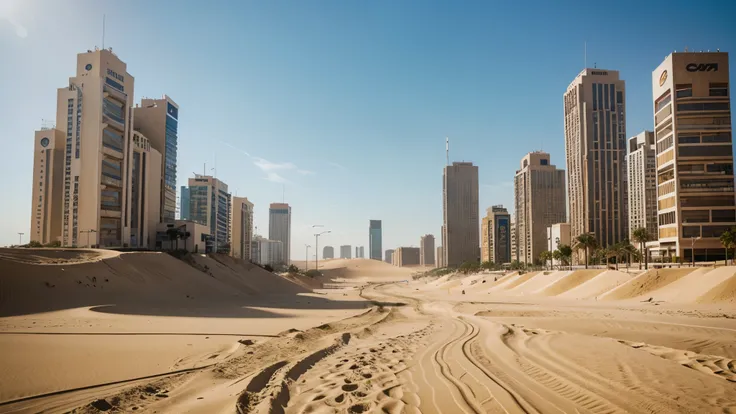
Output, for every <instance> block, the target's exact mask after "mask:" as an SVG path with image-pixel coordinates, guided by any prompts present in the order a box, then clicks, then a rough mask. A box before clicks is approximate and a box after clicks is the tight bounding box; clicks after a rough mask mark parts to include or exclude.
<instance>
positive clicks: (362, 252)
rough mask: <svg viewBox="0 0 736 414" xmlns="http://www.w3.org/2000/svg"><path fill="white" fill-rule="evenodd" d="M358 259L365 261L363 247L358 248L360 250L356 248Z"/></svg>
mask: <svg viewBox="0 0 736 414" xmlns="http://www.w3.org/2000/svg"><path fill="white" fill-rule="evenodd" d="M358 257H360V258H361V259H365V246H360V248H358Z"/></svg>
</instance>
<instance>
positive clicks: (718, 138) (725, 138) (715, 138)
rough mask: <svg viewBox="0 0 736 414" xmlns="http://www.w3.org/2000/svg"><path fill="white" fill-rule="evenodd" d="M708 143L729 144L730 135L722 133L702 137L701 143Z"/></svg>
mask: <svg viewBox="0 0 736 414" xmlns="http://www.w3.org/2000/svg"><path fill="white" fill-rule="evenodd" d="M708 142H731V134H730V133H728V132H722V133H719V134H713V135H703V143H704V144H705V143H708Z"/></svg>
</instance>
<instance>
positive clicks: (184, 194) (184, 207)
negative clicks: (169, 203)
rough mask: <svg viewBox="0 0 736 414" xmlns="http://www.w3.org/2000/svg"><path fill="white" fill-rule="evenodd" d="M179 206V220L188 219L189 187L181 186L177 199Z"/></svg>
mask: <svg viewBox="0 0 736 414" xmlns="http://www.w3.org/2000/svg"><path fill="white" fill-rule="evenodd" d="M179 204H180V205H181V208H180V210H179V219H180V220H189V187H187V186H185V185H183V186H181V197H180V199H179Z"/></svg>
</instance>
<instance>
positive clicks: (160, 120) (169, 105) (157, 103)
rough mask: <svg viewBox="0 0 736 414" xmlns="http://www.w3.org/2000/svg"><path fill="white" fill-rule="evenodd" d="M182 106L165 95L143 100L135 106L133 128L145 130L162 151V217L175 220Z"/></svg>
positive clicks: (160, 218) (143, 131)
mask: <svg viewBox="0 0 736 414" xmlns="http://www.w3.org/2000/svg"><path fill="white" fill-rule="evenodd" d="M178 118H179V105H177V104H176V102H174V100H173V99H171V98H169V97H168V96H166V95H164V96H163V98H161V99H146V98H143V100H141V104H140V106H136V107H135V108H134V109H133V119H134V126H133V128H134V129H135V130H136V131H140V132H142V133H143V134H144V135H145V136H146V137H147V138H148V139H149V141H150V142H151V146H152V147H153V148H154V149H155V150H156V151H158V152H159V153H161V156H162V158H163V162H162V163H161V174H160V175H161V184H160V187H161V188H162V191H161V195H160V202H159V204H160V207H159V212H160V217H159V220H160V221H161V222H162V223H173V222H174V220H175V218H176V217H175V215H176V154H177V148H178V128H179V119H178Z"/></svg>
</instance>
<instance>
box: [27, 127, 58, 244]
mask: <svg viewBox="0 0 736 414" xmlns="http://www.w3.org/2000/svg"><path fill="white" fill-rule="evenodd" d="M63 183H64V133H63V132H61V131H59V130H58V129H54V128H46V129H41V130H39V131H36V133H35V137H34V140H33V191H32V194H33V198H32V199H31V235H30V240H31V241H37V242H39V243H41V244H47V243H52V242H56V241H60V240H59V238H60V237H61V214H62V213H61V211H62V206H63V204H62V200H63V197H62V195H63V193H62V188H63Z"/></svg>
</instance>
